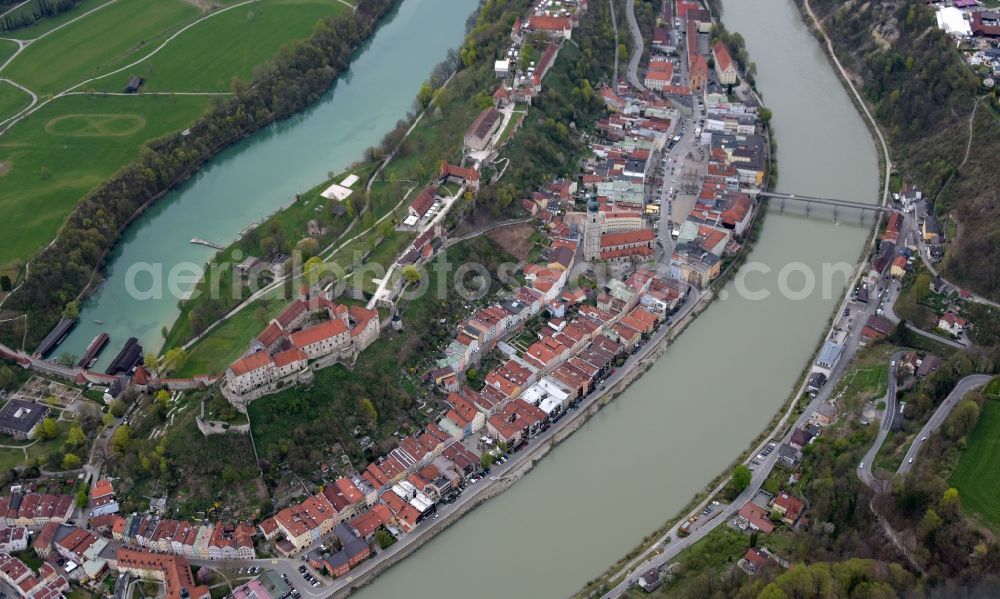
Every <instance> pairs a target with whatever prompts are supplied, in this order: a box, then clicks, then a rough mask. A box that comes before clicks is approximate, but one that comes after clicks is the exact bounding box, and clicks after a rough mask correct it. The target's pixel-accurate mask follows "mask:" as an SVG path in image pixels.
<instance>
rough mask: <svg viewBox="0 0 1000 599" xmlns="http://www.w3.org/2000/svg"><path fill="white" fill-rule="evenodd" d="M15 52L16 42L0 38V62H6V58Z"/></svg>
mask: <svg viewBox="0 0 1000 599" xmlns="http://www.w3.org/2000/svg"><path fill="white" fill-rule="evenodd" d="M14 52H17V42H12V41H10V40H0V64H3V63H5V62H7V59H8V58H10V57H11V56H13V55H14Z"/></svg>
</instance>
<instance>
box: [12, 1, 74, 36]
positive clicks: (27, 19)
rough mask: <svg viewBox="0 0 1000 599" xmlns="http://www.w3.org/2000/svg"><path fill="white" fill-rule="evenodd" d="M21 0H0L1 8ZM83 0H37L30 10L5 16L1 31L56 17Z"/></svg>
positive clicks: (20, 27)
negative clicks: (2, 0) (1, 0)
mask: <svg viewBox="0 0 1000 599" xmlns="http://www.w3.org/2000/svg"><path fill="white" fill-rule="evenodd" d="M18 2H20V0H8V1H6V2H0V10H6V9H7V8H8V7H9V6H12V5H14V4H17V3H18ZM81 2H83V0H36V1H35V2H33V3H32V4H31V6H30V7H29V8H30V10H16V11H14V12H12V13H11V14H8V15H6V16H4V18H3V20H2V21H0V31H13V30H15V29H23V28H25V27H28V26H30V25H34V24H35V23H37V22H38V21H41V20H42V19H44V18H45V17H54V16H56V15H58V14H59V13H63V12H66V11H68V10H70V9H72V8H74V7H76V5H78V4H80V3H81Z"/></svg>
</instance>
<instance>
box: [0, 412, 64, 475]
mask: <svg viewBox="0 0 1000 599" xmlns="http://www.w3.org/2000/svg"><path fill="white" fill-rule="evenodd" d="M68 431H69V424H68V423H66V422H60V423H59V435H58V436H57V437H56V438H54V439H49V440H46V441H41V440H39V441H36V442H35V443H33V444H32V445H30V446H29V447H28V460H29V461H31V460H37V461H38V463H40V464H41V465H42V466H43V467H47V468H50V466H46V464H47V463H49V461H50V458H52V456H53V455H58V458H59V459H62V455H63V453H64V447H65V445H66V434H67V432H68ZM0 444H3V445H23V443H18V442H15V441H13V440H12V439H11V438H10V437H7V436H4V437H2V438H0ZM23 465H24V450H22V449H14V448H7V447H4V448H0V470H9V469H11V468H14V467H15V466H23Z"/></svg>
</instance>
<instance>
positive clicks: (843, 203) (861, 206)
mask: <svg viewBox="0 0 1000 599" xmlns="http://www.w3.org/2000/svg"><path fill="white" fill-rule="evenodd" d="M757 195H758V196H760V197H765V198H775V199H779V200H795V201H799V202H807V203H810V204H823V205H826V206H840V207H843V208H855V209H858V210H876V211H879V212H896V211H897V210H896V209H895V208H893V207H891V206H882V205H880V204H865V203H864V202H852V201H850V200H838V199H835V198H817V197H814V196H803V195H797V194H789V193H777V192H774V191H760V192H757Z"/></svg>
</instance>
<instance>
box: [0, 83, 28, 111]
mask: <svg viewBox="0 0 1000 599" xmlns="http://www.w3.org/2000/svg"><path fill="white" fill-rule="evenodd" d="M30 101H31V98H29V97H28V94H26V93H24V92H23V91H21V90H19V89H17V88H16V87H14V86H13V85H11V84H9V83H7V82H6V81H0V121H3V120H6V119H8V118H10V117H12V116H14V114H16V113H17V111H19V110H21V109H22V108H24V107H25V106H27V105H28V103H29V102H30Z"/></svg>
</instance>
